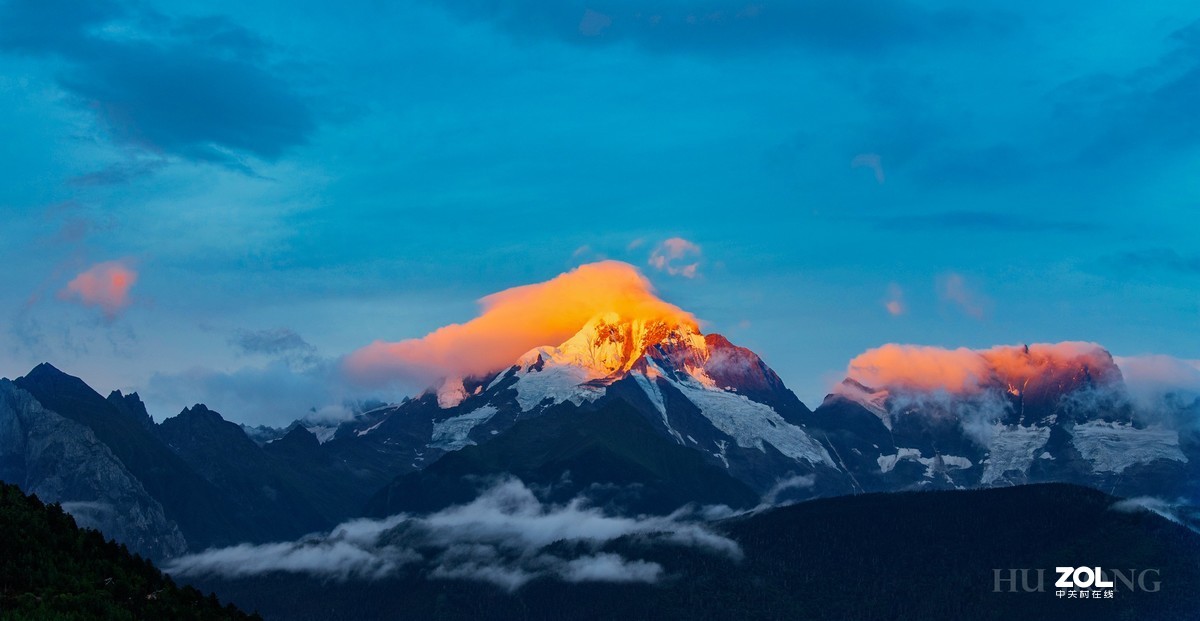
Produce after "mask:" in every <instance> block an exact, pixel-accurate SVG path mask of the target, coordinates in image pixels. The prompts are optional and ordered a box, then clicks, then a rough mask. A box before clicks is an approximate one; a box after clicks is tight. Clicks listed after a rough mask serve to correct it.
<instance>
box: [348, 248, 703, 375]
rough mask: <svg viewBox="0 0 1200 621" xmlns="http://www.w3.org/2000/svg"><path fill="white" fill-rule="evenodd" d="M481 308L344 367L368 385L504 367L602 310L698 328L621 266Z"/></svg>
mask: <svg viewBox="0 0 1200 621" xmlns="http://www.w3.org/2000/svg"><path fill="white" fill-rule="evenodd" d="M480 306H482V312H481V313H480V315H479V316H478V317H476V318H474V319H472V320H470V321H467V322H466V323H461V324H457V323H456V324H450V325H447V326H444V327H441V328H438V329H437V330H434V331H433V332H431V333H429V334H427V335H425V336H424V337H421V338H419V339H408V340H405V341H399V342H385V341H376V342H374V343H372V344H370V345H368V346H366V347H363V348H362V349H359V350H357V351H355V352H353V353H351V354H350V355H349V356H347V357H346V359H345V361H344V364H343V368H344V370H345V372H346V373H347V374H348V376H349V377H350V378H351V379H352V380H354V381H356V382H359V383H361V384H365V385H385V384H389V383H393V382H409V383H413V382H416V383H425V384H428V383H430V382H432V381H434V380H437V379H439V378H443V377H452V376H475V375H481V374H485V373H488V372H491V371H497V370H500V369H503V368H505V367H507V366H509V365H511V364H513V363H514V362H515V361H516V360H517V359H518V358H519V357H520V356H521V355H522V354H524V353H525V352H527V351H529V350H530V349H533V348H534V347H539V346H542V345H559V344H561V343H562V342H563V341H565V340H567V339H568V338H569V337H571V336H572V335H573V334H575V332H577V331H578V330H579V329H580V328H581V327H583V325H584V324H585V323H587V321H588V320H590V319H592V318H593V317H595V316H596V315H598V314H600V313H604V312H612V311H615V312H618V313H620V314H622V315H624V316H627V317H633V316H636V317H649V318H670V319H673V320H675V321H678V322H682V323H687V324H690V325H696V318H695V317H693V316H692V315H691V314H690V313H688V312H686V311H684V310H682V309H680V308H679V307H677V306H675V305H673V304H670V303H667V302H664V301H663V300H661V299H660V298H659V297H658V296H657V295H655V293H654V288H653V287H652V286H651V285H650V281H649V280H647V279H646V277H645V276H643V275H642V274H641V273H640V272H638V270H637V269H636V268H634V267H633V266H631V265H629V264H627V263H621V262H618V261H601V262H598V263H589V264H587V265H582V266H580V267H578V268H575V269H574V270H571V271H570V272H567V273H565V274H560V275H559V276H556V277H555V278H552V279H550V280H548V281H546V282H542V283H537V284H533V285H524V286H520V287H513V288H511V289H506V290H504V291H501V292H499V293H493V294H491V295H489V296H487V297H484V298H483V299H482V300H480Z"/></svg>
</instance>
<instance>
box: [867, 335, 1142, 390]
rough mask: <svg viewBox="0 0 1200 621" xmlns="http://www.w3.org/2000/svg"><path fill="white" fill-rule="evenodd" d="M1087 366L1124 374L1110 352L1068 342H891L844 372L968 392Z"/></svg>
mask: <svg viewBox="0 0 1200 621" xmlns="http://www.w3.org/2000/svg"><path fill="white" fill-rule="evenodd" d="M1084 367H1086V368H1087V369H1088V372H1089V373H1091V375H1092V377H1093V378H1094V379H1096V380H1100V381H1109V380H1113V379H1117V378H1120V371H1119V370H1118V369H1117V367H1116V365H1115V364H1114V362H1113V359H1112V356H1111V355H1109V353H1108V352H1107V351H1106V350H1105V349H1104V348H1103V347H1101V346H1099V345H1097V344H1095V343H1083V342H1074V341H1068V342H1063V343H1035V344H1032V345H1029V346H1028V347H1027V348H1026V347H1025V346H1007V345H1002V346H997V347H993V348H991V349H984V350H972V349H967V348H965V347H960V348H958V349H943V348H941V347H925V346H918V345H897V344H894V343H890V344H887V345H884V346H882V347H877V348H875V349H870V350H868V351H866V352H864V353H862V354H860V355H859V356H858V357H856V358H854V360H851V361H850V365H849V367H848V368H847V370H846V375H847V377H849V378H850V379H853V380H854V381H857V382H858V383H860V384H863V385H864V386H868V387H871V388H901V389H908V390H917V391H939V390H940V391H945V392H951V393H960V394H961V393H970V392H976V391H978V390H980V389H982V388H983V387H984V386H985V385H986V384H988V383H990V382H991V381H993V380H998V381H1000V382H1002V383H1003V384H1005V385H1007V386H1011V387H1013V388H1015V389H1021V390H1023V389H1024V387H1025V386H1026V385H1027V384H1029V383H1030V382H1031V380H1035V379H1039V378H1049V379H1050V380H1051V381H1052V382H1053V381H1055V379H1056V378H1059V377H1060V376H1063V375H1069V374H1075V373H1077V372H1079V370H1080V369H1082V368H1084Z"/></svg>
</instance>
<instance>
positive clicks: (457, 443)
mask: <svg viewBox="0 0 1200 621" xmlns="http://www.w3.org/2000/svg"><path fill="white" fill-rule="evenodd" d="M496 412H497V410H496V408H495V407H494V406H490V405H485V406H483V407H481V408H479V409H477V410H473V411H471V412H468V413H466V414H460V415H458V416H452V417H450V418H447V419H446V420H441V421H437V422H435V423H433V434H432V435H431V437H430V439H429V446H430V447H432V448H439V449H442V450H443V451H457V450H458V449H461V448H463V447H464V446H469V445H472V444H475V442H473V441H472V440H471V438H470V435H471V430H472V429H474V428H475V427H477V426H479V425H482V424H483V423H486V422H487V421H489V420H491V418H492V417H493V416H495V415H496ZM493 433H495V432H493Z"/></svg>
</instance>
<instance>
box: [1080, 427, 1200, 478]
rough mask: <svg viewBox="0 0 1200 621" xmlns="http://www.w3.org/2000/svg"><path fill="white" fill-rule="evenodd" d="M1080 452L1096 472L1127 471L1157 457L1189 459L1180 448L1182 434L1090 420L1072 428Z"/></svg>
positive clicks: (1185, 460) (1176, 459)
mask: <svg viewBox="0 0 1200 621" xmlns="http://www.w3.org/2000/svg"><path fill="white" fill-rule="evenodd" d="M1071 436H1072V442H1073V443H1074V444H1075V448H1076V449H1078V450H1079V454H1080V455H1082V456H1083V458H1084V459H1086V460H1088V461H1089V462H1091V464H1092V469H1093V470H1095V471H1096V472H1115V473H1120V472H1123V471H1124V470H1125V469H1126V468H1128V467H1129V466H1132V465H1134V464H1144V463H1150V462H1152V461H1154V460H1156V459H1169V460H1172V461H1178V462H1184V463H1186V462H1187V460H1188V459H1187V457H1186V456H1185V455H1184V454H1183V451H1181V450H1179V433H1178V432H1176V431H1173V430H1171V429H1166V428H1164V427H1161V426H1152V427H1145V428H1142V429H1138V428H1136V427H1134V426H1133V425H1130V424H1128V423H1110V422H1105V421H1100V420H1096V421H1088V422H1086V423H1081V424H1076V425H1075V427H1074V428H1073V429H1072V430H1071Z"/></svg>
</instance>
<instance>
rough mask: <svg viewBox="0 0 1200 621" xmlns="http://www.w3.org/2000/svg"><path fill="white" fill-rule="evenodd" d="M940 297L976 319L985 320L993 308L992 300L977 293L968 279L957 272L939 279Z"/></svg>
mask: <svg viewBox="0 0 1200 621" xmlns="http://www.w3.org/2000/svg"><path fill="white" fill-rule="evenodd" d="M938 296H939V297H940V298H941V299H942V300H943V301H945V302H950V303H951V304H953V305H955V306H957V307H958V308H959V310H961V311H962V312H963V313H966V314H967V315H968V316H970V317H973V318H975V319H983V318H984V316H986V315H987V311H988V307H989V306H991V300H989V299H988V298H987V296H984V295H983V294H982V293H979V292H978V291H976V290H975V288H974V287H972V286H971V285H969V284H967V279H966V278H965V277H964V276H963V275H962V274H959V273H956V272H950V273H948V274H945V275H943V276H941V277H940V278H939V279H938Z"/></svg>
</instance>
